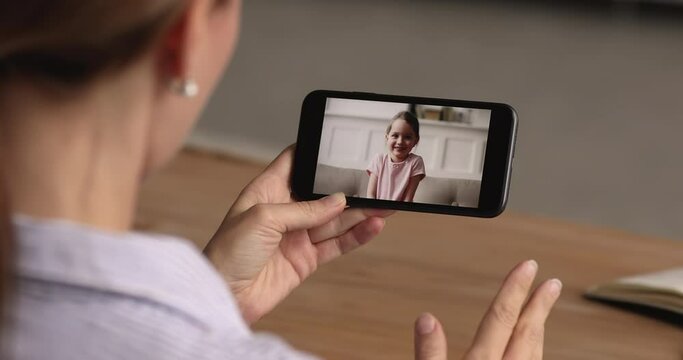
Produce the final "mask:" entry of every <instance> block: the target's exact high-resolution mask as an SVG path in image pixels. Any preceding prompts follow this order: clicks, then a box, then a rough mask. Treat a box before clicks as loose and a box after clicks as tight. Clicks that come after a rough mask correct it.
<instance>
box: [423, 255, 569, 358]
mask: <svg viewBox="0 0 683 360" xmlns="http://www.w3.org/2000/svg"><path fill="white" fill-rule="evenodd" d="M537 270H538V265H537V264H536V262H535V261H533V260H529V261H525V262H523V263H521V264H519V265H517V266H516V267H515V268H514V269H512V271H510V273H509V274H508V276H507V277H506V278H505V281H504V282H503V285H502V286H501V287H500V290H499V291H498V294H497V295H496V297H495V298H494V299H493V302H492V303H491V306H490V307H489V309H488V311H487V312H486V315H484V318H483V319H482V321H481V323H480V324H479V329H478V330H477V333H476V335H475V337H474V340H473V342H472V345H471V346H470V348H469V349H468V350H467V352H466V353H465V355H464V357H463V358H464V359H541V358H542V357H543V334H544V324H545V320H546V318H547V317H548V314H549V313H550V309H551V308H552V307H553V305H554V304H555V301H556V300H557V298H558V297H559V296H560V290H561V289H562V283H561V282H560V281H559V280H557V279H551V280H547V281H545V282H543V283H542V284H541V285H539V286H538V287H537V288H536V290H534V292H533V293H532V294H531V296H530V297H529V300H528V301H526V298H527V295H528V294H529V291H530V290H531V285H532V283H533V281H534V278H535V277H536V272H537ZM415 359H416V360H445V359H447V346H446V335H445V334H444V330H443V327H442V326H441V324H440V323H439V321H438V320H437V319H436V318H435V317H434V316H432V315H431V314H428V313H425V314H422V315H421V316H420V317H419V318H418V319H417V321H416V322H415Z"/></svg>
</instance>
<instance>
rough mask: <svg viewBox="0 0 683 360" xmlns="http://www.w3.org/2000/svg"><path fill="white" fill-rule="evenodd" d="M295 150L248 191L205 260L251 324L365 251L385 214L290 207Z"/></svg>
mask: <svg viewBox="0 0 683 360" xmlns="http://www.w3.org/2000/svg"><path fill="white" fill-rule="evenodd" d="M293 153H294V151H293V147H289V148H287V149H285V150H284V151H283V152H282V153H281V154H280V155H279V156H278V157H277V158H276V159H275V160H274V161H273V162H272V163H271V164H270V165H269V166H268V167H267V168H266V170H264V171H263V173H261V174H260V175H259V176H258V177H256V178H255V179H254V180H252V182H251V183H249V185H247V187H246V188H244V190H242V193H240V195H239V197H238V198H237V200H236V201H235V203H234V204H233V206H232V208H231V209H230V211H229V212H228V214H227V215H226V217H225V220H223V223H222V224H221V226H220V228H219V229H218V231H217V232H216V234H215V235H214V236H213V238H212V239H211V241H210V242H209V244H208V245H207V247H206V249H205V250H204V252H205V254H206V255H207V257H208V258H209V260H210V261H211V262H212V263H213V264H214V266H215V267H216V268H217V270H218V271H219V272H220V274H221V275H222V276H223V278H224V279H225V281H226V282H227V284H228V286H229V287H230V289H231V290H232V292H233V294H234V295H235V298H236V299H237V302H238V305H239V307H240V310H241V311H242V316H243V317H244V319H245V320H246V321H247V322H248V323H252V322H254V321H256V320H258V319H259V318H261V317H262V316H263V315H264V314H266V313H267V312H269V311H270V310H272V309H273V308H274V307H275V306H276V305H277V304H278V303H279V302H280V301H282V299H284V298H285V297H286V296H287V295H288V294H289V293H290V292H291V291H292V290H293V289H294V288H296V287H297V286H298V285H299V284H301V282H302V281H303V280H304V279H306V278H307V277H308V276H309V275H311V273H313V272H314V271H315V270H316V268H317V267H318V265H320V264H323V263H326V262H328V261H330V260H332V259H334V258H336V257H338V256H339V255H342V254H344V253H346V252H349V251H351V250H353V249H355V248H357V247H358V246H360V245H362V244H365V243H367V242H368V241H370V240H371V239H372V238H373V237H374V236H375V235H377V234H378V233H379V232H380V231H381V230H382V228H383V227H384V219H383V218H384V217H386V216H389V215H390V214H391V213H392V212H391V211H387V210H371V209H345V206H346V198H345V197H344V195H343V194H333V195H330V196H328V197H325V198H322V199H320V200H316V201H306V202H296V201H295V200H294V199H293V198H292V196H291V191H290V184H289V180H290V176H291V170H292V158H293Z"/></svg>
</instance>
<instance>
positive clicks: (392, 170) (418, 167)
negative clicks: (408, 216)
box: [366, 153, 425, 201]
mask: <svg viewBox="0 0 683 360" xmlns="http://www.w3.org/2000/svg"><path fill="white" fill-rule="evenodd" d="M366 171H367V172H368V175H370V174H375V175H377V192H376V198H377V199H383V200H395V201H402V200H403V196H404V193H405V191H406V188H407V187H408V182H409V181H410V178H411V177H413V176H416V175H420V176H421V177H425V164H424V161H423V160H422V157H420V156H419V155H415V154H413V153H410V154H408V157H407V158H406V159H405V160H404V161H403V162H400V163H395V162H391V157H390V156H389V154H377V156H375V157H374V158H373V159H372V162H370V165H368V168H367V169H366Z"/></svg>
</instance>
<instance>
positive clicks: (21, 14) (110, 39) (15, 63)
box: [0, 0, 187, 357]
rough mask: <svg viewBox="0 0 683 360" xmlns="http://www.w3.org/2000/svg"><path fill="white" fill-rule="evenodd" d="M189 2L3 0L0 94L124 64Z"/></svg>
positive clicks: (5, 231)
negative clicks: (23, 85)
mask: <svg viewBox="0 0 683 360" xmlns="http://www.w3.org/2000/svg"><path fill="white" fill-rule="evenodd" d="M186 4H187V1H186V0H51V1H42V0H19V1H16V0H0V96H2V93H3V92H4V91H11V86H12V83H13V82H14V81H15V80H21V81H31V82H32V83H35V84H37V85H40V86H45V87H49V88H58V89H67V90H68V89H71V88H75V87H78V86H81V85H85V84H87V83H88V82H89V81H91V80H93V79H94V78H95V77H96V76H98V75H100V74H102V73H104V72H107V71H115V70H117V69H121V68H123V67H125V66H126V65H127V64H129V63H131V62H132V61H134V60H136V58H137V57H139V56H141V55H142V54H143V53H144V51H145V50H147V49H149V48H150V46H152V44H153V43H154V42H155V41H156V40H157V39H158V38H159V36H160V34H162V33H163V31H164V30H165V29H167V28H168V26H170V24H172V22H173V20H174V19H175V18H176V16H177V15H179V14H180V13H181V11H182V10H183V9H184V8H185V6H186ZM0 121H2V119H0ZM2 161H3V159H0V310H4V308H5V307H6V305H7V295H8V293H11V279H12V277H11V275H10V274H11V271H12V270H11V265H12V264H11V259H12V253H13V246H12V234H11V231H12V227H11V220H10V211H11V210H10V209H11V207H10V205H9V202H10V200H11V199H9V197H8V194H7V193H6V188H5V183H4V181H3V179H4V177H3V176H4V174H2V167H3V166H2V165H3V164H2ZM2 313H3V314H4V311H3V312H2ZM2 319H3V318H2V317H0V320H2ZM1 333H2V322H0V335H1ZM0 339H2V337H1V336H0ZM0 345H2V343H1V342H0ZM0 354H2V349H0ZM0 357H1V356H0Z"/></svg>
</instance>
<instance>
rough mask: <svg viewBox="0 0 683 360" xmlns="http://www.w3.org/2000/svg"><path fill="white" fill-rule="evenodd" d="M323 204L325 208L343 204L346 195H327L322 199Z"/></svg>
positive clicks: (340, 193)
mask: <svg viewBox="0 0 683 360" xmlns="http://www.w3.org/2000/svg"><path fill="white" fill-rule="evenodd" d="M322 201H323V204H325V205H326V206H336V205H339V204H341V203H343V202H346V195H344V193H342V192H338V193H334V194H332V195H327V196H325V197H324V198H322Z"/></svg>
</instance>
